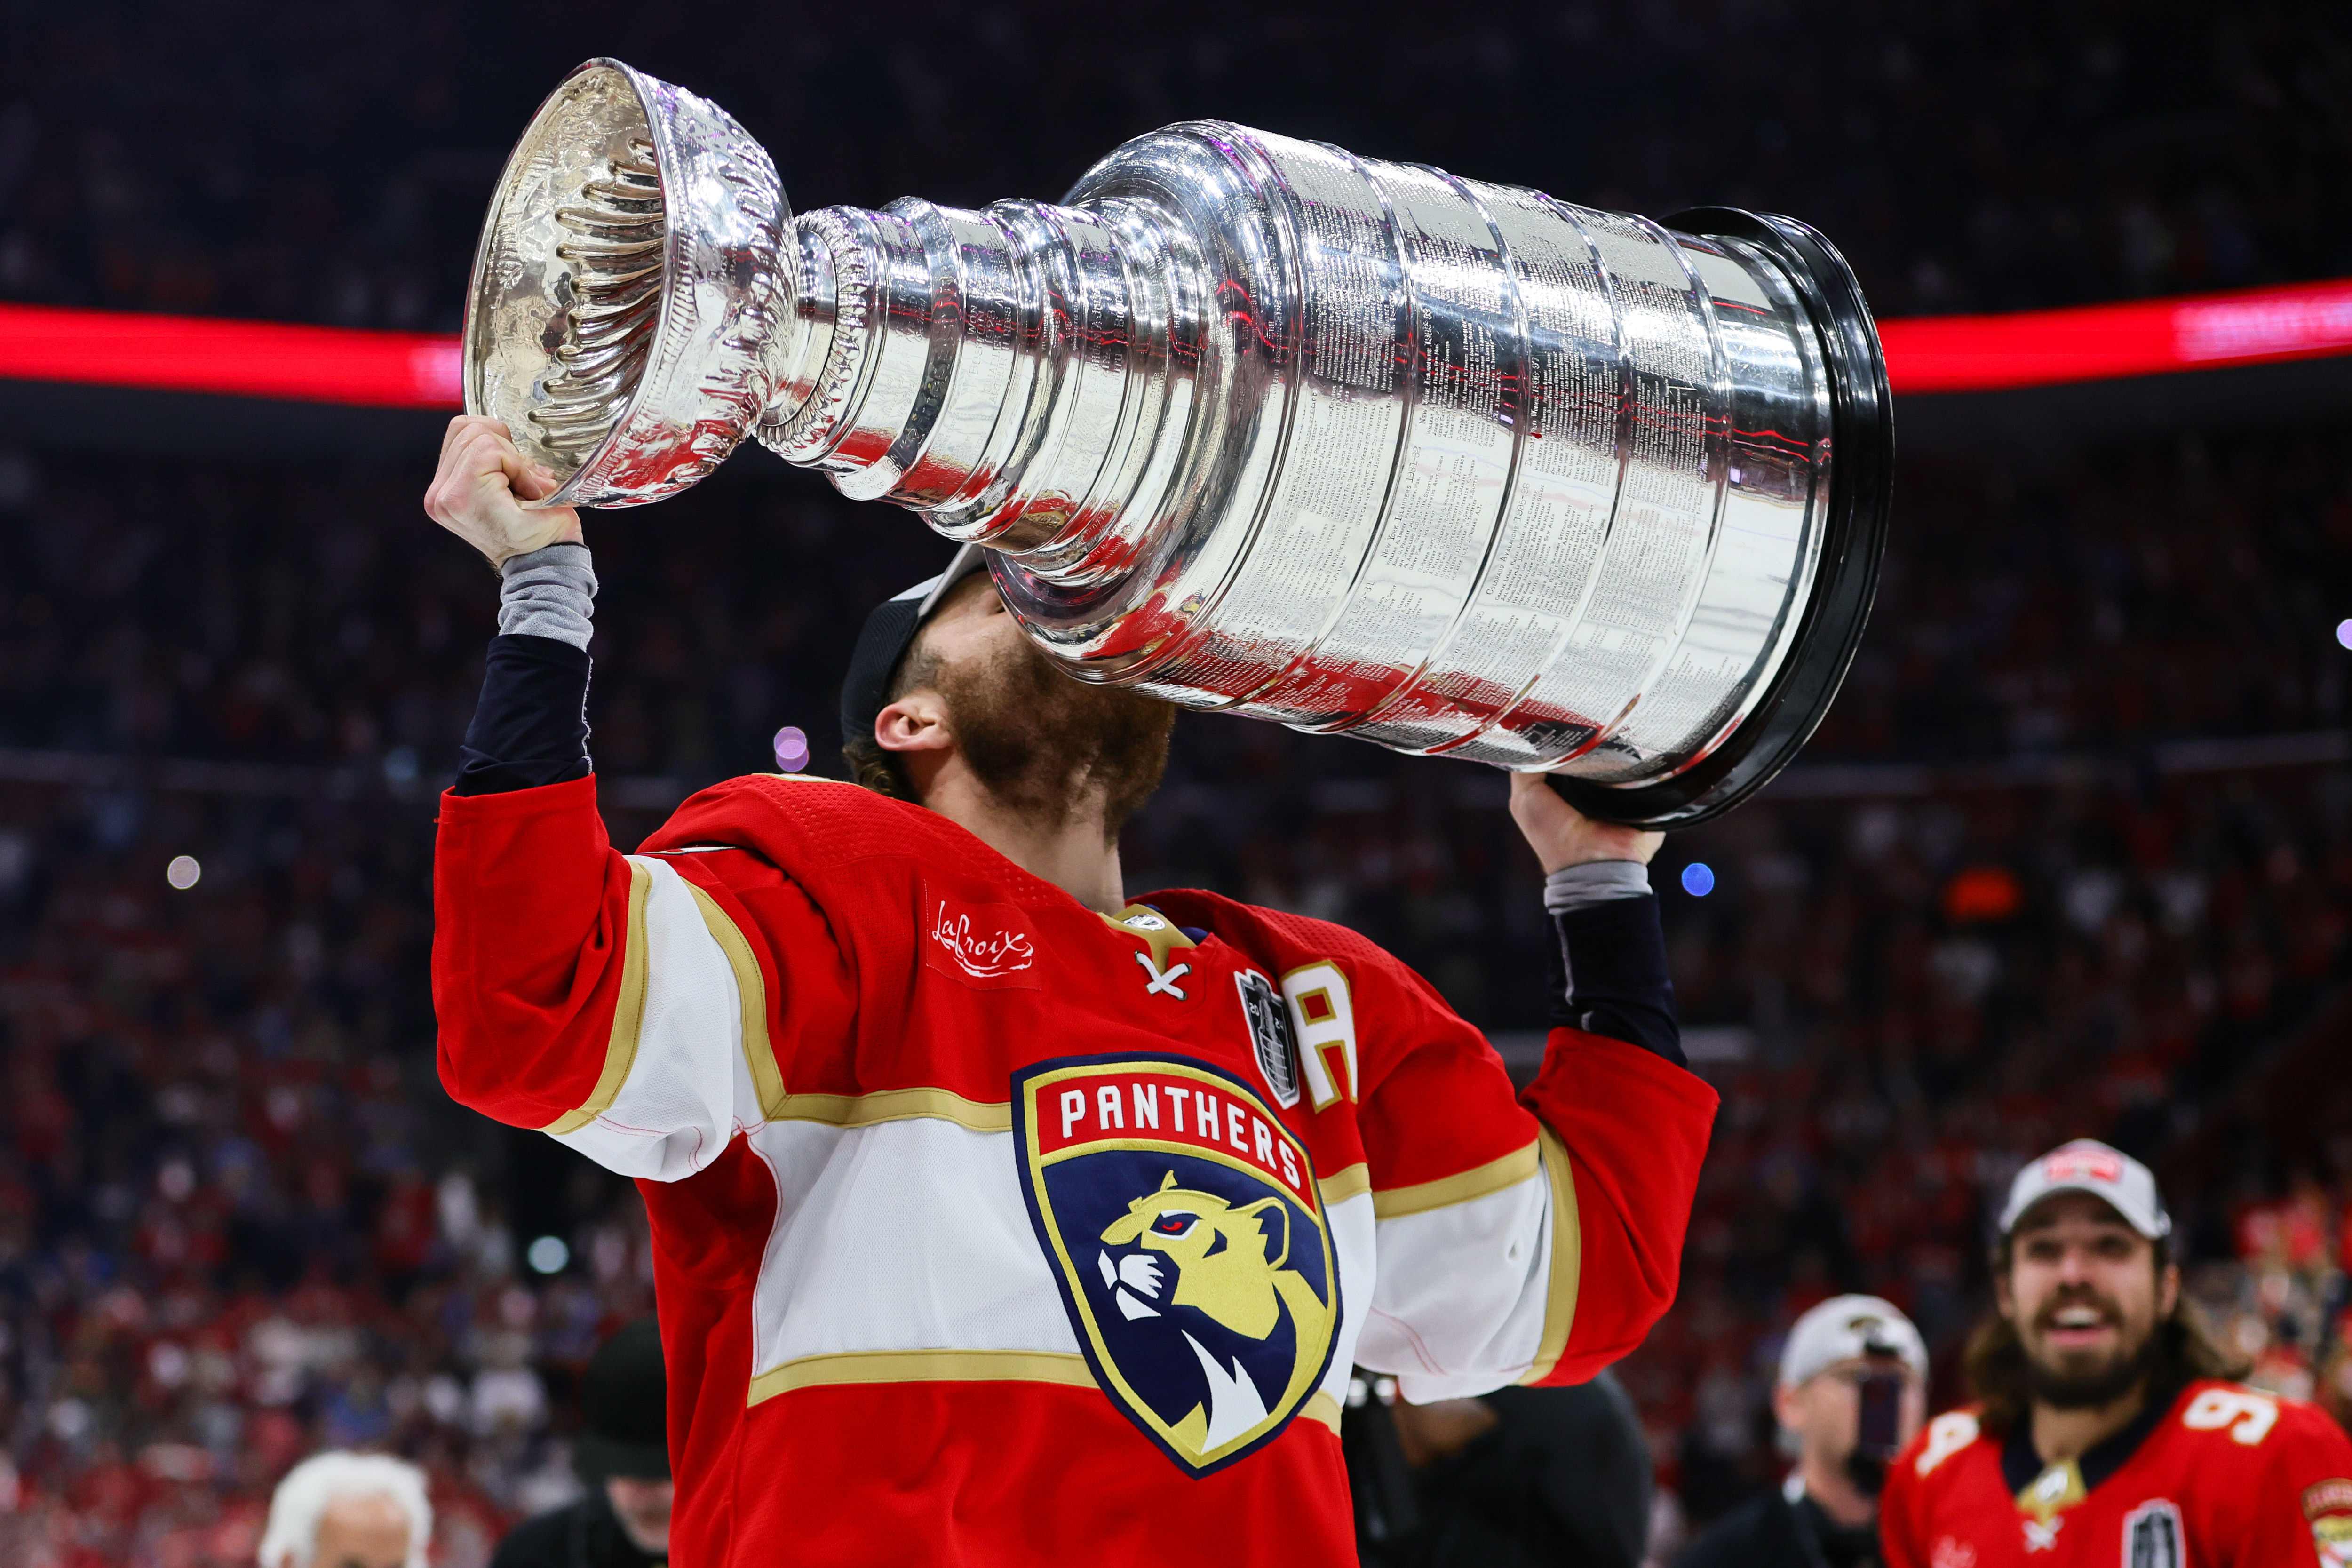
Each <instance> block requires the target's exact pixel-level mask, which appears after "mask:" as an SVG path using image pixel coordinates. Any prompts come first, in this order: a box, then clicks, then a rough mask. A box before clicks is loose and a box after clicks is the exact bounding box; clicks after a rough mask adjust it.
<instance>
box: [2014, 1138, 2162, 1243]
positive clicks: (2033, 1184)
mask: <svg viewBox="0 0 2352 1568" xmlns="http://www.w3.org/2000/svg"><path fill="white" fill-rule="evenodd" d="M2053 1193H2088V1194H2091V1195H2092V1196H2093V1197H2095V1198H2099V1199H2102V1200H2104V1201H2105V1204H2106V1205H2107V1206H2108V1207H2109V1208H2111V1209H2113V1210H2115V1211H2116V1213H2117V1214H2119V1215H2122V1216H2123V1220H2124V1223H2125V1224H2126V1225H2127V1226H2131V1227H2132V1228H2133V1229H2134V1230H2136V1231H2137V1232H2139V1233H2140V1234H2141V1235H2142V1236H2144V1237H2147V1238H2148V1239H2149V1240H2150V1241H2161V1240H2163V1239H2164V1238H2165V1237H2168V1236H2170V1235H2171V1234H2172V1216H2171V1215H2168V1214H2167V1213H2165V1212H2164V1198H2163V1196H2162V1194H2159V1193H2158V1192H2157V1190H2156V1173H2154V1172H2152V1171H2150V1170H2149V1169H2148V1168H2147V1166H2146V1165H2143V1164H2141V1163H2139V1162H2138V1161H2137V1160H2135V1159H2133V1158H2132V1157H2131V1156H2130V1155H2129V1154H2126V1153H2125V1152H2123V1151H2122V1150H2120V1149H2111V1148H2109V1147H2108V1146H2107V1145H2105V1143H2102V1142H2099V1141H2098V1140H2097V1139H2095V1138H2077V1139H2075V1140H2074V1142H2072V1143H2061V1144H2060V1145H2058V1147H2056V1148H2055V1149H2053V1150H2051V1151H2050V1152H2048V1153H2047V1154H2044V1155H2042V1157H2041V1158H2040V1159H2038V1160H2033V1161H2030V1162H2028V1163H2027V1164H2026V1167H2025V1168H2024V1169H2023V1170H2021V1171H2020V1172H2018V1173H2017V1179H2016V1180H2015V1181H2013V1182H2011V1183H2010V1184H2009V1202H2008V1203H2007V1204H2005V1205H2002V1207H2001V1211H2000V1234H2001V1235H2003V1236H2007V1235H2008V1234H2009V1233H2010V1232H2011V1230H2012V1229H2014V1228H2016V1226H2017V1222H2018V1221H2019V1220H2020V1219H2021V1218H2022V1217H2024V1215H2025V1211H2026V1210H2027V1209H2030V1208H2032V1206H2033V1205H2035V1204H2038V1203H2040V1202H2041V1201H2042V1199H2043V1198H2046V1197H2048V1196H2049V1195H2050V1194H2053Z"/></svg>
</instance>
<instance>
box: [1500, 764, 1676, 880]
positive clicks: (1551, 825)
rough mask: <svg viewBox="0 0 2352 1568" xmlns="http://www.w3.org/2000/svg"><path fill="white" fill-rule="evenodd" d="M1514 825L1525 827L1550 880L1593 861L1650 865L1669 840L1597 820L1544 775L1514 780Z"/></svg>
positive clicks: (1526, 775)
mask: <svg viewBox="0 0 2352 1568" xmlns="http://www.w3.org/2000/svg"><path fill="white" fill-rule="evenodd" d="M1511 820H1512V821H1514V822H1516V823H1517V824H1518V825H1519V831H1520V833H1522V834H1524V835H1525V836H1526V837H1527V841H1528V846H1529V847H1531V848H1533V849H1534V850H1535V852H1536V859H1537V860H1538V861H1539V862H1541V863H1542V866H1543V869H1544V875H1545V876H1547V877H1549V876H1550V875H1551V874H1552V873H1553V872H1554V871H1558V870H1559V869H1561V868H1564V867H1569V866H1581V865H1584V864H1585V863H1586V862H1588V861H1592V860H1638V861H1640V862H1641V863H1642V864H1643V865H1644V866H1646V865H1648V864H1649V863H1650V857H1652V856H1653V855H1655V854H1656V853H1657V852H1658V846H1659V845H1661V844H1664V842H1665V841H1666V836H1665V835H1664V834H1663V833H1651V832H1645V831H1643V829H1641V828H1638V827H1620V826H1617V825H1616V824H1615V823H1612V822H1595V821H1593V820H1592V818H1591V817H1589V816H1585V815H1584V814H1583V813H1582V812H1580V811H1579V810H1577V809H1576V807H1574V806H1572V805H1569V804H1568V802H1566V801H1564V800H1562V799H1561V798H1560V796H1559V791H1558V790H1556V789H1554V788H1552V787H1551V785H1549V784H1546V783H1545V782H1544V778H1543V775H1542V774H1541V773H1513V774H1512V775H1511Z"/></svg>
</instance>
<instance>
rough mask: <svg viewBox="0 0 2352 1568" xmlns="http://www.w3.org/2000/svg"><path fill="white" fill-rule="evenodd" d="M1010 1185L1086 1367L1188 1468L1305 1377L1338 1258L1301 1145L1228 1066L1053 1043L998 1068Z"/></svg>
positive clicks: (1313, 1362)
mask: <svg viewBox="0 0 2352 1568" xmlns="http://www.w3.org/2000/svg"><path fill="white" fill-rule="evenodd" d="M1013 1137H1014V1141H1015V1142H1016V1144H1017V1146H1018V1148H1019V1150H1020V1158H1021V1187H1022V1194H1023V1196H1024V1198H1026V1199H1027V1201H1028V1205H1029V1216H1030V1220H1031V1222H1032V1224H1034V1226H1035V1227H1036V1231H1037V1239H1038V1242H1039V1244H1040V1245H1041V1246H1042V1247H1044V1248H1045V1255H1046V1257H1047V1258H1048V1259H1049V1260H1050V1261H1051V1262H1052V1263H1053V1265H1054V1272H1055V1283H1056V1284H1058V1285H1059V1287H1060V1288H1061V1292H1062V1303H1063V1306H1064V1307H1065V1308H1066V1310H1067V1311H1068V1312H1069V1316H1070V1326H1071V1327H1072V1328H1073V1329H1074V1330H1075V1331H1076V1333H1077V1338H1078V1343H1079V1345H1080V1347H1081V1348H1082V1349H1083V1350H1084V1351H1085V1352H1086V1356H1087V1363H1088V1365H1090V1366H1091V1367H1092V1368H1093V1370H1094V1374H1095V1381H1096V1382H1097V1383H1098V1384H1101V1385H1102V1389H1103V1392H1104V1393H1106V1394H1108V1395H1109V1396H1110V1398H1111V1400H1112V1402H1113V1403H1114V1404H1116V1405H1118V1407H1119V1408H1120V1410H1121V1411H1123V1412H1124V1413H1125V1414H1126V1415H1127V1417H1128V1419H1129V1420H1130V1421H1133V1422H1134V1423H1135V1424H1136V1426H1138V1427H1139V1428H1141V1429H1142V1431H1143V1433H1144V1435H1145V1436H1148V1437H1150V1439H1151V1440H1152V1441H1153V1442H1154V1443H1156V1444H1157V1445H1159V1447H1160V1450H1161V1452H1163V1453H1165V1454H1166V1455H1167V1456H1168V1457H1169V1458H1171V1459H1173V1460H1174V1461H1176V1463H1177V1465H1178V1466H1179V1467H1180V1468H1182V1469H1184V1470H1185V1471H1186V1472H1187V1473H1189V1474H1192V1475H1206V1474H1208V1473H1209V1472H1211V1471H1212V1470H1215V1469H1219V1468H1223V1467H1224V1466H1226V1465H1229V1464H1232V1463H1233V1462H1234V1460H1236V1459H1239V1458H1243V1457H1244V1455H1247V1454H1249V1453H1252V1452H1254V1451H1255V1450H1256V1449H1257V1448H1259V1447H1262V1446H1264V1445H1265V1444H1266V1443H1268V1442H1271V1441H1272V1440H1273V1439H1274V1438H1275V1437H1276V1436H1278V1435H1279V1434H1280V1433H1281V1432H1282V1430H1283V1428H1285V1427H1286V1426H1288V1425H1289V1424H1290V1421H1291V1418H1292V1417H1293V1416H1295V1415H1297V1414H1298V1411H1299V1410H1300V1408H1301V1407H1302V1406H1304V1405H1306V1403H1307V1399H1308V1398H1309V1397H1310V1396H1312V1395H1313V1394H1314V1393H1315V1391H1316V1389H1317V1388H1318V1386H1319V1385H1320V1384H1321V1383H1322V1381H1323V1378H1324V1374H1325V1373H1327V1372H1328V1370H1329V1367H1330V1363H1331V1352H1332V1342H1333V1340H1334V1338H1335V1331H1336V1330H1337V1328H1338V1326H1339V1269H1338V1268H1337V1266H1336V1263H1335V1260H1334V1258H1333V1254H1332V1248H1331V1237H1330V1233H1329V1230H1328V1226H1327V1225H1326V1224H1325V1219H1324V1214H1323V1203H1322V1195H1321V1193H1320V1192H1319V1190H1318V1188H1317V1186H1316V1184H1315V1173H1314V1169H1313V1167H1312V1165H1311V1164H1310V1163H1309V1162H1308V1160H1307V1151H1306V1148H1305V1146H1304V1145H1302V1144H1300V1143H1299V1142H1298V1141H1297V1138H1295V1137H1294V1136H1293V1135H1292V1134H1291V1132H1290V1131H1289V1130H1288V1129H1287V1128H1286V1127H1285V1126H1284V1125H1283V1124H1282V1122H1281V1121H1280V1119H1279V1118H1278V1117H1276V1115H1275V1113H1274V1112H1273V1111H1272V1110H1269V1109H1268V1108H1267V1107H1266V1105H1265V1101H1264V1100H1260V1099H1259V1098H1258V1096H1257V1094H1256V1093H1255V1091H1253V1090H1252V1089H1250V1088H1249V1087H1248V1086H1247V1085H1246V1084H1244V1082H1243V1081H1242V1080H1241V1079H1238V1078H1236V1077H1234V1076H1233V1075H1232V1074H1230V1073H1226V1072H1222V1071H1219V1070H1218V1069H1216V1068H1211V1067H1207V1066H1205V1065H1203V1064H1202V1063H1199V1062H1194V1061H1189V1060H1186V1059H1184V1058H1176V1057H1116V1058H1114V1057H1085V1058H1072V1057H1065V1058H1060V1059H1058V1060H1055V1061H1050V1062H1042V1063H1039V1064H1038V1065H1037V1066H1035V1067H1031V1068H1024V1069H1023V1070H1022V1071H1021V1072H1019V1073H1017V1074H1015V1075H1014V1079H1013Z"/></svg>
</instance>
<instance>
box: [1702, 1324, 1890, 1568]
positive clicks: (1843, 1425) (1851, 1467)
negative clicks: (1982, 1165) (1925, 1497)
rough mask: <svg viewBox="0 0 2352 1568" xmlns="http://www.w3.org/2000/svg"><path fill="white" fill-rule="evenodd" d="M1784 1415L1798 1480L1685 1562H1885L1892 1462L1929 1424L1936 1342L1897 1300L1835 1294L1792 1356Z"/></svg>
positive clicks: (1811, 1567) (1783, 1383)
mask: <svg viewBox="0 0 2352 1568" xmlns="http://www.w3.org/2000/svg"><path fill="white" fill-rule="evenodd" d="M1772 1414H1773V1415H1775V1416H1777V1417H1778V1418H1779V1419H1780V1435H1781V1437H1782V1440H1783V1441H1784V1442H1785V1443H1786V1444H1788V1445H1789V1446H1790V1447H1793V1448H1794V1449H1795V1450H1796V1456H1797V1466H1796V1468H1794V1469H1793V1470H1790V1472H1789V1479H1788V1484H1787V1485H1785V1486H1784V1487H1782V1488H1781V1489H1780V1490H1779V1491H1777V1492H1768V1493H1766V1494H1765V1495H1764V1496H1762V1497H1760V1498H1758V1499H1756V1500H1754V1501H1752V1502H1749V1503H1747V1504H1745V1505H1744V1506H1742V1507H1740V1508H1738V1509H1735V1510H1732V1511H1731V1512H1730V1513H1729V1514H1727V1515H1726V1516H1725V1517H1724V1518H1723V1519H1721V1520H1719V1521H1717V1522H1716V1524H1715V1526H1714V1528H1712V1529H1710V1530H1709V1531H1707V1532H1706V1534H1705V1535H1702V1536H1700V1537H1699V1539H1698V1540H1697V1541H1696V1542H1693V1543H1692V1545H1691V1549H1690V1551H1689V1552H1687V1553H1685V1555H1684V1557H1683V1560H1682V1565H1681V1568H1717V1564H1724V1565H1729V1564H1734V1563H1737V1564H1742V1565H1757V1568H1763V1565H1769V1564H1777V1563H1786V1564H1789V1565H1790V1568H1873V1565H1874V1564H1876V1563H1877V1562H1878V1561H1879V1548H1878V1494H1879V1491H1880V1489H1882V1488H1883V1487H1884V1486H1885V1481H1886V1466H1887V1461H1888V1460H1890V1459H1892V1458H1894V1457H1895V1451H1896V1450H1897V1449H1899V1448H1901V1447H1902V1446H1903V1445H1904V1444H1906V1443H1907V1442H1909V1441H1910V1440H1911V1437H1912V1436H1913V1434H1915V1433H1916V1432H1917V1431H1918V1430H1919V1428H1920V1427H1921V1426H1923V1425H1925V1424H1926V1422H1927V1344H1926V1343H1925V1342H1923V1341H1922V1340H1921V1339H1920V1337H1919V1331H1918V1330H1917V1329H1916V1328H1914V1327H1913V1326H1912V1323H1911V1320H1910V1319H1908V1318H1906V1317H1905V1316H1904V1315H1903V1314H1902V1312H1901V1311H1900V1310H1897V1309H1896V1308H1895V1304H1894V1303H1893V1302H1891V1301H1885V1300H1880V1299H1879V1298H1878V1297H1876V1296H1834V1297H1832V1298H1831V1299H1830V1300H1826V1301H1823V1302H1822V1304H1821V1305H1820V1306H1818V1307H1815V1308H1813V1309H1812V1310H1811V1311H1809V1312H1807V1313H1806V1314H1805V1315H1804V1316H1803V1317H1801V1318H1799V1319H1798V1320H1797V1322H1796V1326H1795V1327H1793V1328H1791V1329H1790V1331H1789V1342H1788V1343H1787V1344H1786V1345H1785V1346H1783V1347H1782V1349H1781V1352H1780V1384H1779V1386H1777V1387H1776V1388H1774V1389H1773V1391H1772Z"/></svg>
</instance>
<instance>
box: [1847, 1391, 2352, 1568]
mask: <svg viewBox="0 0 2352 1568" xmlns="http://www.w3.org/2000/svg"><path fill="white" fill-rule="evenodd" d="M2026 1426H2027V1422H2026V1420H2025V1418H2023V1417H2020V1418H2019V1421H2018V1424H2017V1426H2016V1428H2015V1429H2013V1430H2012V1431H2011V1433H2010V1434H2009V1435H2008V1437H2007V1440H2006V1441H2004V1440H2003V1438H2002V1437H2001V1436H1998V1435H1995V1434H1993V1433H1990V1432H1985V1431H1982V1430H1980V1429H1979V1426H1978V1422H1977V1416H1976V1413H1975V1412H1974V1411H1973V1410H1956V1411H1953V1412H1952V1413H1951V1414H1949V1415H1939V1416H1937V1418H1936V1419H1935V1420H1934V1421H1932V1422H1930V1423H1929V1424H1928V1426H1927V1430H1926V1431H1925V1432H1923V1433H1921V1434H1920V1435H1919V1436H1917V1437H1916V1438H1914V1439H1913V1440H1912V1443H1911V1445H1910V1447H1907V1448H1906V1449H1905V1450H1904V1452H1903V1454H1902V1455H1901V1457H1900V1458H1897V1459H1896V1460H1895V1468H1894V1471H1893V1473H1892V1474H1891V1475H1890V1476H1889V1477H1888V1479H1887V1484H1886V1494H1885V1500H1884V1501H1883V1502H1882V1504H1881V1508H1880V1516H1879V1517H1880V1530H1881V1532H1882V1537H1883V1542H1884V1546H1885V1553H1886V1563H1887V1568H2007V1565H2009V1564H2019V1565H2029V1564H2030V1565H2032V1568H2045V1565H2046V1568H2060V1565H2062V1564H2079V1565H2081V1568H2107V1565H2108V1564H2115V1565H2116V1568H2238V1565H2244V1568H2255V1565H2260V1568H2273V1565H2285V1564H2294V1565H2295V1568H2311V1565H2313V1564H2319V1565H2321V1568H2343V1565H2344V1564H2347V1563H2352V1439H2347V1437H2346V1436H2345V1435H2344V1432H2343V1430H2342V1429H2341V1428H2340V1427H2338V1426H2336V1424H2335V1423H2334V1422H2333V1421H2330V1420H2329V1419H2328V1418H2327V1417H2326V1415H2324V1414H2322V1413H2321V1412H2320V1411H2318V1410H2316V1409H2315V1408H2313V1407H2312V1406H2311V1405H2305V1404H2302V1403H2300V1402H2298V1401H2295V1400H2292V1399H2282V1398H2279V1397H2278V1396H2277V1395H2275V1394H2262V1393H2258V1392H2256V1391H2255V1390H2253V1389H2251V1388H2247V1387H2245V1386H2244V1385H2242V1384H2235V1383H2223V1382H2220V1381H2218V1380H2214V1379H2205V1380H2200V1381H2199V1382H2195V1383H2191V1384H2189V1385H2188V1386H2187V1387H2185V1388H2183V1389H2182V1390H2181V1391H2180V1392H2179V1394H2176V1395H2174V1396H2173V1397H2172V1398H2171V1399H2169V1400H2164V1399H2152V1400H2150V1401H2149V1402H2148V1407H2147V1411H2146V1412H2145V1413H2144V1414H2142V1415H2141V1416H2140V1417H2139V1419H2138V1420H2137V1421H2135V1422H2133V1423H2132V1424H2131V1425H2130V1426H2127V1427H2126V1428H2124V1430H2122V1431H2121V1432H2118V1433H2116V1435H2115V1436H2112V1437H2110V1438H2108V1439H2107V1440H2106V1441H2105V1442H2103V1443H2100V1444H2098V1445H2096V1446H2095V1447H2092V1448H2090V1449H2089V1450H2088V1451H2086V1452H2085V1453H2084V1455H2083V1456H2082V1458H2081V1459H2080V1460H2079V1461H2077V1460H2072V1459H2069V1460H2064V1461H2062V1462H2060V1463H2058V1464H2054V1465H2050V1466H2046V1467H2045V1466H2044V1465H2042V1462H2041V1460H2040V1459H2039V1458H2037V1457H2036V1456H2035V1454H2034V1450H2033V1445H2032V1441H2031V1440H2030V1438H2029V1437H2028V1436H2027V1435H2026ZM1923 1552H1924V1555H1923V1554H1922V1553H1923Z"/></svg>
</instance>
